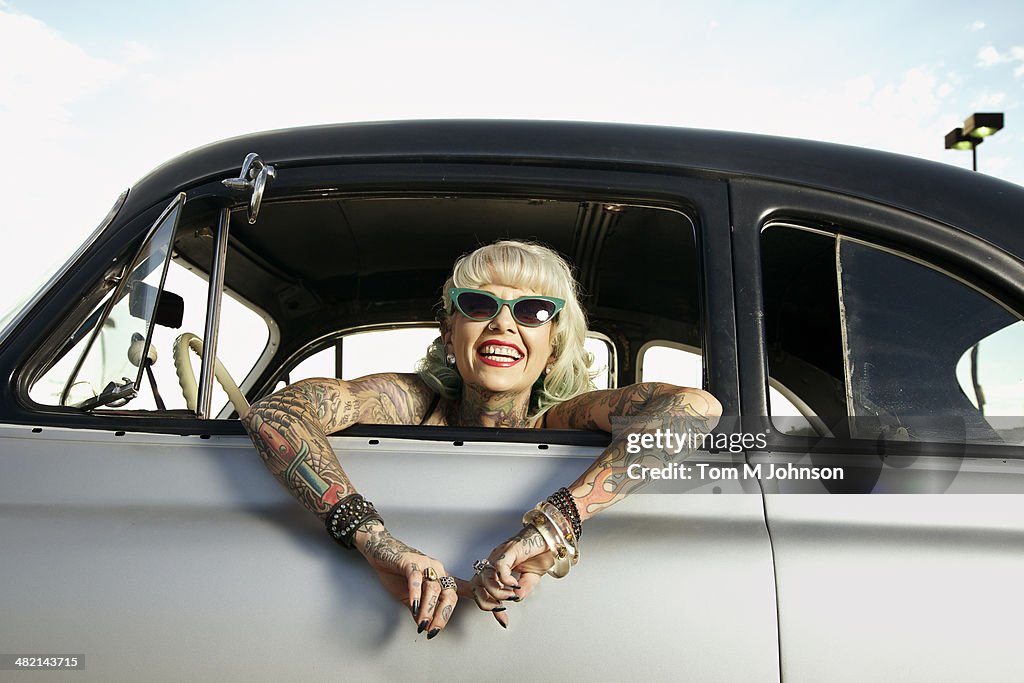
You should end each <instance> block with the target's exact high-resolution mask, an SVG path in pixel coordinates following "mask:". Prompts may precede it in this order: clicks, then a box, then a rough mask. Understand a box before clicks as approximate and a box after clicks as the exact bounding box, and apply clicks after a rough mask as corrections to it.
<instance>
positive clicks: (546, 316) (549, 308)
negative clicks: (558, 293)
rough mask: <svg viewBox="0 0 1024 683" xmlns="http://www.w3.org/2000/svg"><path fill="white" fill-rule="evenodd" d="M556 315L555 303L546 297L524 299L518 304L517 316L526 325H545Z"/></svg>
mask: <svg viewBox="0 0 1024 683" xmlns="http://www.w3.org/2000/svg"><path fill="white" fill-rule="evenodd" d="M554 315H555V304H554V303H553V302H551V301H545V300H544V299H523V300H522V301H520V302H519V303H517V304H516V310H515V318H516V320H518V321H519V322H521V323H523V324H524V325H543V324H544V323H546V322H548V321H549V320H551V318H552V317H553V316H554Z"/></svg>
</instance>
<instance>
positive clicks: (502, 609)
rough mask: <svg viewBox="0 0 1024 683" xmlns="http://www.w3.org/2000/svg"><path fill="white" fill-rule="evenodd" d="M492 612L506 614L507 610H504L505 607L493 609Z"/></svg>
mask: <svg viewBox="0 0 1024 683" xmlns="http://www.w3.org/2000/svg"><path fill="white" fill-rule="evenodd" d="M491 611H492V612H504V611H505V608H504V607H495V608H494V609H492V610H491Z"/></svg>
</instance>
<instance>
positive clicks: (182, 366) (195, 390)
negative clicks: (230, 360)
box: [172, 332, 249, 415]
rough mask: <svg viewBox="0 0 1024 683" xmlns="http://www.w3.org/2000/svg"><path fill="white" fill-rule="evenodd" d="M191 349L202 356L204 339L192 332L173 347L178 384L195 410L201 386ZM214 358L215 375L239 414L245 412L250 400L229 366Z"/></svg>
mask: <svg viewBox="0 0 1024 683" xmlns="http://www.w3.org/2000/svg"><path fill="white" fill-rule="evenodd" d="M189 349H191V350H192V351H193V352H195V354H196V355H197V356H200V357H202V354H203V340H202V339H200V338H199V337H197V336H196V335H194V334H192V333H191V332H184V333H182V334H181V335H179V336H178V338H177V339H175V340H174V346H173V347H172V350H173V353H174V371H175V372H176V373H177V374H178V384H180V385H181V393H182V395H183V396H184V397H185V405H186V406H188V409H189V410H191V411H192V412H195V411H196V405H197V404H198V402H199V386H198V385H197V384H196V375H195V373H194V372H193V371H192V360H191V359H190V358H189V357H188V352H189ZM213 360H214V363H213V376H214V377H216V378H217V382H218V383H220V385H221V387H223V388H224V391H225V393H227V395H228V400H230V401H231V405H233V406H234V407H235V412H237V413H238V414H239V415H242V414H244V413H245V412H246V411H247V410H249V402H248V401H246V400H245V396H243V395H242V392H241V390H240V389H239V388H238V385H237V384H236V383H235V380H233V379H232V378H231V375H230V374H228V371H227V368H225V367H224V366H223V365H221V362H220V361H219V360H217V359H216V358H214V359H213Z"/></svg>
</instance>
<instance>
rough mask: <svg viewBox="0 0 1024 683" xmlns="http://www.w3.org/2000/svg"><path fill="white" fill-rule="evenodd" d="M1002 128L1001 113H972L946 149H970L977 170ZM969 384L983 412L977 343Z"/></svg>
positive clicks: (951, 133)
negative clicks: (983, 149)
mask: <svg viewBox="0 0 1024 683" xmlns="http://www.w3.org/2000/svg"><path fill="white" fill-rule="evenodd" d="M1002 128H1003V115H1002V114H1001V113H995V112H992V113H987V114H978V113H974V114H971V115H970V116H968V117H967V118H966V119H964V127H963V128H954V129H953V130H951V131H949V132H948V133H946V140H945V142H946V149H963V150H967V149H969V150H971V169H972V170H974V171H977V170H978V145H980V144H981V143H983V142H984V141H985V138H987V137H989V136H991V135H995V134H996V133H998V132H999V131H1000V130H1002ZM971 384H973V385H974V396H975V397H976V398H977V401H978V412H979V413H981V414H982V415H984V414H985V392H984V391H982V389H981V383H980V382H979V381H978V345H977V344H975V345H974V346H972V347H971Z"/></svg>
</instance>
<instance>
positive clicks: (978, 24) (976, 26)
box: [971, 21, 985, 32]
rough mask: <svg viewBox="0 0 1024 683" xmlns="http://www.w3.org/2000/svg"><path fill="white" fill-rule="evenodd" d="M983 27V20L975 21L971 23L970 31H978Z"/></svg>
mask: <svg viewBox="0 0 1024 683" xmlns="http://www.w3.org/2000/svg"><path fill="white" fill-rule="evenodd" d="M983 28H985V22H984V21H976V22H974V23H973V24H971V31H972V32H977V31H980V30H981V29H983Z"/></svg>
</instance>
